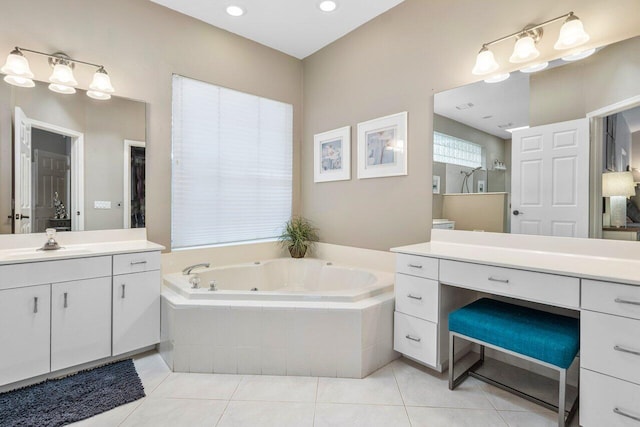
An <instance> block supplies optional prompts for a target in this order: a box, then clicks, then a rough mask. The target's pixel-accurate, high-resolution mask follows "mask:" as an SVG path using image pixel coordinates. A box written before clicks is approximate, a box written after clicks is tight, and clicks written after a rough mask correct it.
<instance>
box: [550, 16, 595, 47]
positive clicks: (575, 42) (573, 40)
mask: <svg viewBox="0 0 640 427" xmlns="http://www.w3.org/2000/svg"><path fill="white" fill-rule="evenodd" d="M588 41H589V34H587V33H586V32H585V31H584V26H583V25H582V21H580V19H578V17H577V16H575V15H573V14H572V15H570V16H569V17H568V18H567V20H566V21H564V24H562V28H560V35H559V36H558V41H556V44H554V45H553V47H554V48H556V49H557V50H563V49H571V48H572V47H576V46H580V45H581V44H585V43H586V42H588Z"/></svg>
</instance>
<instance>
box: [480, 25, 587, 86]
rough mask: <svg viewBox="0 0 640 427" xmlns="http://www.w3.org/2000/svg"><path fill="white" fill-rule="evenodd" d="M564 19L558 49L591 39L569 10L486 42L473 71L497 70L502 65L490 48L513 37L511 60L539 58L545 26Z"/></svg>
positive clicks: (515, 61)
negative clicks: (540, 42)
mask: <svg viewBox="0 0 640 427" xmlns="http://www.w3.org/2000/svg"><path fill="white" fill-rule="evenodd" d="M563 19H564V24H563V25H562V28H561V29H560V36H559V37H558V41H557V42H556V43H555V45H554V47H555V48H556V49H558V50H563V49H570V48H573V47H576V46H580V45H582V44H584V43H586V42H587V41H589V35H588V34H587V33H586V32H585V31H584V27H583V25H582V22H581V21H580V19H579V18H578V17H577V16H576V15H574V14H573V12H569V13H566V14H564V15H562V16H558V17H557V18H553V19H550V20H548V21H545V22H543V23H541V24H535V25H528V26H526V27H525V28H523V29H522V30H520V31H518V32H516V33H513V34H509V35H508V36H504V37H500V38H499V39H496V40H493V41H491V42H489V43H484V44H483V45H482V48H481V49H480V52H478V56H477V58H476V63H475V66H474V67H473V70H472V71H471V72H472V73H473V74H475V75H478V76H483V75H486V74H491V73H493V72H494V71H496V70H497V69H498V68H499V67H500V66H499V65H498V63H497V62H496V60H495V58H494V56H493V52H491V50H489V47H490V46H492V45H494V44H496V43H500V42H502V41H505V40H509V39H513V38H515V39H516V44H515V46H514V48H513V53H512V54H511V57H510V58H509V61H510V62H513V63H516V64H520V63H524V62H529V61H531V60H533V59H535V58H537V57H538V56H540V51H539V50H538V49H537V48H536V43H538V41H539V40H540V39H541V38H542V35H543V33H544V31H543V27H544V26H546V25H549V24H552V23H554V22H557V21H560V20H563Z"/></svg>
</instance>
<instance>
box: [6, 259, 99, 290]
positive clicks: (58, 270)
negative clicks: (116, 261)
mask: <svg viewBox="0 0 640 427" xmlns="http://www.w3.org/2000/svg"><path fill="white" fill-rule="evenodd" d="M107 276H111V257H110V256H101V257H88V258H77V259H63V260H57V261H42V262H29V263H24V264H10V265H3V266H0V289H9V288H19V287H22V286H32V285H44V284H48V283H56V282H69V281H72V280H83V279H90V278H93V277H107Z"/></svg>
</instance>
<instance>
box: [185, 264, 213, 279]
mask: <svg viewBox="0 0 640 427" xmlns="http://www.w3.org/2000/svg"><path fill="white" fill-rule="evenodd" d="M209 265H210V264H209V263H208V262H203V263H201V264H193V265H190V266H188V267H185V269H184V270H182V274H184V275H185V276H188V275H189V274H191V272H192V271H193V270H195V269H196V268H209Z"/></svg>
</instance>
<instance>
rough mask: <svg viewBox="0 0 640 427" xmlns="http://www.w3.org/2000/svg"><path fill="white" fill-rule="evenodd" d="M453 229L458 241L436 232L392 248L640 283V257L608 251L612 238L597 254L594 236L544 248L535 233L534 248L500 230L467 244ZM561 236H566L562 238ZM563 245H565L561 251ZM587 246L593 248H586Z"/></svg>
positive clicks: (555, 242) (638, 249)
mask: <svg viewBox="0 0 640 427" xmlns="http://www.w3.org/2000/svg"><path fill="white" fill-rule="evenodd" d="M434 231H435V230H434ZM452 232H453V233H458V234H457V236H456V238H455V239H454V240H456V241H455V242H451V241H447V237H448V236H447V235H446V234H442V233H438V232H435V233H433V234H432V241H431V242H428V243H418V244H415V245H409V246H401V247H397V248H392V249H391V251H392V252H398V253H404V254H411V255H421V256H426V257H433V258H442V259H450V260H456V261H467V262H476V263H482V264H490V265H495V266H500V267H509V268H517V269H523V270H531V271H539V272H544V273H552V274H561V275H566V276H573V277H580V278H586V279H594V280H602V281H609V282H618V283H627V284H632V285H637V286H640V259H633V258H631V257H623V256H615V254H614V256H612V252H616V251H611V250H608V249H610V247H611V241H601V242H602V243H603V244H602V249H603V250H602V252H601V255H597V254H595V253H593V252H594V251H593V245H594V244H597V243H595V242H589V243H587V242H586V240H590V241H593V240H594V239H567V238H554V237H551V238H548V239H549V240H548V243H549V246H550V248H549V250H543V249H541V248H540V242H541V241H544V240H543V239H544V238H541V237H540V236H535V242H534V243H536V244H533V245H531V246H532V248H531V249H528V248H527V247H526V246H527V245H526V243H525V244H523V243H522V242H526V237H527V236H522V235H519V236H517V237H515V238H514V239H513V240H514V241H516V243H517V244H514V245H513V246H519V247H513V246H508V245H507V244H508V243H509V240H512V239H511V238H510V237H506V236H511V235H505V237H498V238H494V236H495V235H497V234H499V233H475V234H476V235H474V236H471V235H469V234H468V235H467V236H469V237H472V238H469V239H468V240H469V241H470V243H464V240H465V235H464V234H460V233H465V232H456V231H453V230H445V233H452ZM466 233H469V232H466ZM478 235H482V236H478ZM434 237H435V239H434ZM483 237H486V239H485V240H486V242H485V243H486V244H483V243H482V240H483ZM558 239H562V241H560V240H558ZM571 241H575V244H576V245H582V247H583V248H582V250H580V249H578V248H576V250H575V251H570V250H567V245H566V244H567V243H572V242H571ZM618 243H624V244H628V243H631V244H633V245H637V246H635V247H633V246H629V245H627V246H622V247H621V248H622V249H628V250H632V249H635V251H634V253H639V252H640V243H638V242H618ZM559 245H561V246H563V249H562V250H561V251H560V250H558V246H559ZM585 246H590V247H589V248H587V250H584V247H585ZM615 249H619V248H615ZM580 252H583V253H580ZM584 252H590V253H584ZM617 252H620V251H617Z"/></svg>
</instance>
